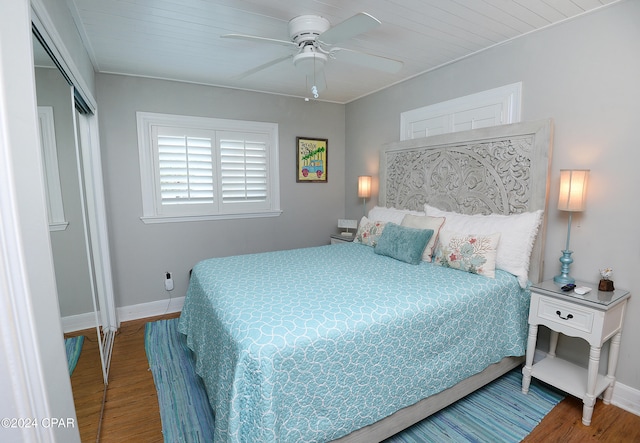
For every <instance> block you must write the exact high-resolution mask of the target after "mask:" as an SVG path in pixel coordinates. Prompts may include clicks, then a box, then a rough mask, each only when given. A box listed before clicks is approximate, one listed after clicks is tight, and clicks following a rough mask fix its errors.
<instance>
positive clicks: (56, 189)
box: [33, 27, 117, 441]
mask: <svg viewBox="0 0 640 443" xmlns="http://www.w3.org/2000/svg"><path fill="white" fill-rule="evenodd" d="M33 42H34V43H33V49H34V69H35V79H36V95H37V105H38V117H39V123H40V139H41V146H42V159H43V171H44V175H45V177H44V181H45V187H46V194H47V204H48V215H49V230H50V238H51V249H52V257H53V262H54V268H55V274H56V285H57V292H58V302H59V307H60V314H61V322H62V327H63V331H64V333H65V345H66V346H65V347H66V348H67V349H66V352H67V360H68V363H69V372H70V376H71V384H72V388H73V390H74V400H75V404H76V415H77V418H78V425H79V427H80V432H81V437H82V439H83V441H84V440H85V437H86V438H87V439H88V438H91V439H93V438H96V436H97V434H98V432H99V428H100V421H101V415H102V410H103V407H104V398H105V393H106V386H107V384H108V380H109V377H108V376H109V362H110V356H111V349H112V346H113V339H114V337H115V331H116V329H117V323H116V318H115V307H114V302H113V292H112V289H111V279H110V264H109V262H108V251H106V249H105V248H106V245H108V242H107V237H106V236H107V231H106V217H104V212H103V207H101V204H103V201H102V200H101V199H102V198H103V197H102V184H101V175H100V174H99V173H95V171H96V168H97V169H98V171H99V170H100V163H99V150H97V146H98V137H97V124H96V121H95V115H93V113H92V112H91V109H90V108H89V107H88V106H87V105H86V102H84V101H83V100H82V97H81V95H80V94H79V93H78V91H77V90H76V89H75V87H74V85H73V84H72V82H71V81H70V77H69V75H67V74H66V73H65V72H64V70H63V69H62V68H61V66H63V65H61V63H60V61H59V60H56V59H55V55H54V54H53V53H52V51H51V49H50V47H49V46H48V45H47V42H46V41H45V38H44V37H43V36H42V34H41V33H40V32H39V31H38V30H37V29H36V28H35V27H34V38H33ZM101 209H102V211H101Z"/></svg>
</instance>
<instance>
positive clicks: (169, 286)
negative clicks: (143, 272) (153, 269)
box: [164, 272, 173, 291]
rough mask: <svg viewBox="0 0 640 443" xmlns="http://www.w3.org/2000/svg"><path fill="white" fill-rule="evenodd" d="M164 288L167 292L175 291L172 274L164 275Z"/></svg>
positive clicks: (166, 273)
mask: <svg viewBox="0 0 640 443" xmlns="http://www.w3.org/2000/svg"><path fill="white" fill-rule="evenodd" d="M164 288H165V289H166V290H167V291H173V278H171V272H165V273H164Z"/></svg>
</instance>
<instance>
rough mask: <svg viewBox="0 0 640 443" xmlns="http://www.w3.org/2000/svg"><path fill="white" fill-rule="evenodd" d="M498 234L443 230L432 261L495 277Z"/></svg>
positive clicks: (448, 266)
mask: <svg viewBox="0 0 640 443" xmlns="http://www.w3.org/2000/svg"><path fill="white" fill-rule="evenodd" d="M499 241H500V234H499V233H496V234H489V235H475V234H460V233H457V232H451V231H443V232H441V233H440V241H439V243H438V247H437V249H436V255H435V259H434V263H435V264H437V265H440V266H444V267H447V268H454V269H459V270H461V271H465V272H470V273H472V274H479V275H484V276H485V277H490V278H495V276H496V255H497V250H498V242H499Z"/></svg>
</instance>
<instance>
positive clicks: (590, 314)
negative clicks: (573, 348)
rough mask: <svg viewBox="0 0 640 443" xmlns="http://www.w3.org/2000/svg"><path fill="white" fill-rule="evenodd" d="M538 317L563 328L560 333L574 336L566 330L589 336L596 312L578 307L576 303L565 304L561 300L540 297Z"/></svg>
mask: <svg viewBox="0 0 640 443" xmlns="http://www.w3.org/2000/svg"><path fill="white" fill-rule="evenodd" d="M537 316H538V318H539V319H541V320H547V321H551V322H553V323H555V324H557V325H560V326H561V327H562V329H561V330H560V332H563V333H565V334H568V335H573V334H571V333H570V332H569V331H568V330H567V329H566V328H569V329H570V330H571V329H573V330H577V331H582V332H585V333H587V334H591V332H592V330H593V319H594V311H593V310H591V309H588V308H583V307H581V306H576V304H574V303H563V302H562V301H559V300H555V299H551V298H547V297H540V300H539V302H538V310H537Z"/></svg>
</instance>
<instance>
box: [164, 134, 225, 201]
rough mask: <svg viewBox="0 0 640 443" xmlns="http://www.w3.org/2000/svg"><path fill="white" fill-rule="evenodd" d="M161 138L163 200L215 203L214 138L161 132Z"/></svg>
mask: <svg viewBox="0 0 640 443" xmlns="http://www.w3.org/2000/svg"><path fill="white" fill-rule="evenodd" d="M157 140H158V142H157V143H158V173H159V181H160V199H161V202H162V204H163V205H177V204H201V203H210V204H211V203H213V200H214V194H213V190H214V189H213V159H212V148H213V147H212V140H211V138H210V137H192V136H188V135H166V134H165V135H163V134H158V138H157Z"/></svg>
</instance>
